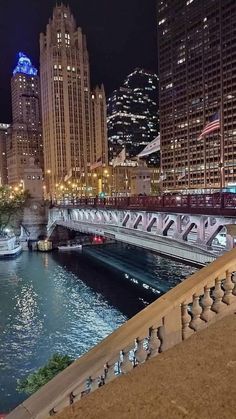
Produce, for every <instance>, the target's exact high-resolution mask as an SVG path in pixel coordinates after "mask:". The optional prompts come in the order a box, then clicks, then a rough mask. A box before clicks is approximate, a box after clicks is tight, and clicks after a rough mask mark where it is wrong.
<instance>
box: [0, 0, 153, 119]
mask: <svg viewBox="0 0 236 419" xmlns="http://www.w3.org/2000/svg"><path fill="white" fill-rule="evenodd" d="M65 3H67V4H69V5H70V7H71V10H72V13H73V14H74V16H75V18H76V20H77V24H78V26H81V27H82V29H83V32H84V33H85V34H86V36H87V41H88V50H89V56H90V64H91V76H92V84H93V85H94V84H95V83H101V82H104V85H105V89H106V93H107V94H109V92H111V91H112V90H113V89H114V88H116V87H118V86H119V85H120V84H121V83H122V81H123V79H124V78H125V76H126V75H127V74H129V72H131V71H132V70H133V69H134V68H135V67H138V66H139V67H143V68H146V69H149V70H153V71H155V72H157V36H156V22H157V19H156V0H68V1H65ZM55 4H56V0H20V1H17V0H1V13H0V122H11V103H10V101H11V99H10V78H11V75H12V70H13V68H14V66H15V64H16V58H17V52H18V51H23V52H25V53H26V54H28V55H29V56H30V57H31V58H32V60H33V64H35V65H36V67H38V66H39V33H40V32H41V31H45V29H46V24H47V23H48V20H49V17H50V16H51V15H52V10H53V6H54V5H55Z"/></svg>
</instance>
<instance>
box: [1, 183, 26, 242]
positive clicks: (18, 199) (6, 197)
mask: <svg viewBox="0 0 236 419" xmlns="http://www.w3.org/2000/svg"><path fill="white" fill-rule="evenodd" d="M29 197H30V196H29V193H28V191H23V190H22V188H19V187H15V188H11V187H9V186H0V235H2V234H3V233H4V230H5V229H6V227H8V226H9V225H10V222H11V220H12V218H13V216H14V217H15V216H16V215H17V214H18V213H19V212H20V211H21V210H22V209H23V208H24V206H25V205H26V203H27V200H28V199H29Z"/></svg>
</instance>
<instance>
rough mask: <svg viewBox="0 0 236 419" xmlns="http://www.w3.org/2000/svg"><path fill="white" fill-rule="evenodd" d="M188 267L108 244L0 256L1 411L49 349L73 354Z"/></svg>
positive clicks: (173, 281) (15, 398) (16, 397)
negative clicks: (3, 258) (2, 258)
mask: <svg viewBox="0 0 236 419" xmlns="http://www.w3.org/2000/svg"><path fill="white" fill-rule="evenodd" d="M105 262H106V263H107V262H108V263H109V267H107V265H106V264H105ZM112 266H113V267H112ZM193 271H194V269H193V268H191V267H186V266H184V265H181V264H179V263H176V262H173V261H170V260H167V259H164V258H160V257H158V256H155V255H152V254H151V253H149V252H146V251H143V250H137V249H135V250H134V249H127V248H124V247H122V246H115V245H112V246H107V247H100V248H98V247H97V248H94V247H93V248H88V249H86V250H85V251H84V252H83V253H79V252H70V253H52V254H40V253H27V252H25V253H23V254H22V255H21V256H20V257H19V258H17V259H15V260H12V261H0V412H8V411H9V410H11V409H12V408H14V407H15V406H16V405H17V404H19V403H20V402H21V401H22V400H24V399H25V398H26V396H25V395H22V394H18V393H17V391H16V380H17V379H18V378H21V377H24V376H25V375H27V374H28V373H29V372H30V371H33V370H35V369H37V368H38V367H40V366H42V365H43V364H45V362H46V361H47V360H48V358H49V357H50V356H51V355H52V354H53V353H55V352H59V353H67V354H69V355H71V356H72V357H74V358H75V357H78V356H80V355H81V354H83V353H84V352H86V351H87V350H88V349H89V348H91V347H92V346H94V345H95V344H96V343H97V342H99V341H100V340H101V339H103V338H104V337H105V336H107V335H108V334H109V333H111V332H112V331H113V330H115V329H116V328H117V327H119V326H120V325H121V324H123V323H124V322H125V321H126V320H127V319H128V318H130V317H132V316H133V315H134V314H136V313H137V312H138V311H140V310H141V309H142V308H144V307H145V305H147V304H148V303H149V302H151V301H153V300H154V299H156V298H157V296H158V295H157V293H163V292H165V291H166V290H168V289H169V288H171V287H173V286H174V285H175V284H177V283H178V282H179V281H180V280H182V279H183V278H184V277H186V276H187V275H189V274H190V273H191V272H193ZM134 281H136V282H134ZM137 282H138V283H137ZM143 282H144V284H145V285H146V286H145V287H143V285H142V284H143ZM147 285H148V286H147ZM151 285H152V286H151ZM152 288H153V289H155V291H156V294H155V293H154V292H153V291H152Z"/></svg>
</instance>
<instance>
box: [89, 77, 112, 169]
mask: <svg viewBox="0 0 236 419" xmlns="http://www.w3.org/2000/svg"><path fill="white" fill-rule="evenodd" d="M91 105H92V134H93V151H92V156H93V163H92V165H91V168H92V167H95V166H97V165H105V166H107V165H108V144H107V109H106V96H105V90H104V86H103V85H102V86H101V88H100V87H98V86H97V87H96V88H95V89H94V90H93V92H92V101H91Z"/></svg>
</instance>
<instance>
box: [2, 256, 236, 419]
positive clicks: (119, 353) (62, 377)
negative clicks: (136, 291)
mask: <svg viewBox="0 0 236 419" xmlns="http://www.w3.org/2000/svg"><path fill="white" fill-rule="evenodd" d="M235 271H236V249H233V250H232V251H230V252H228V253H226V254H224V255H223V256H221V257H219V258H218V259H217V260H216V261H214V262H212V263H211V264H210V265H208V266H206V267H204V268H202V269H201V270H199V271H198V272H196V273H194V274H193V275H191V276H190V277H189V278H187V279H186V280H185V281H183V282H182V283H180V284H179V285H177V286H176V287H175V288H173V289H172V290H170V291H169V292H167V293H166V294H165V295H163V296H162V297H160V298H159V299H158V300H156V301H155V302H154V303H152V304H151V305H149V306H148V307H146V308H145V309H144V310H142V311H141V312H139V313H138V314H137V315H136V316H134V317H133V318H131V319H130V320H128V321H127V322H126V323H125V324H124V325H123V326H121V327H120V328H119V329H117V330H116V331H115V332H113V333H112V334H111V335H109V336H108V337H107V338H106V339H104V340H103V341H102V342H101V343H99V344H98V345H96V346H95V347H94V348H93V349H91V350H90V351H89V352H87V353H86V354H85V355H83V356H82V357H80V358H79V359H78V360H76V361H75V362H74V363H73V364H72V365H70V366H69V367H68V368H66V370H64V371H63V372H61V373H60V374H58V375H57V376H56V377H55V378H54V379H53V380H51V381H50V382H49V383H48V384H46V385H45V386H44V387H42V389H40V390H39V391H37V392H36V393H35V394H34V395H32V396H31V397H30V398H28V399H27V400H26V401H25V402H23V403H22V404H21V405H20V406H18V407H17V408H16V409H15V410H14V411H13V412H12V413H10V414H9V415H8V416H7V418H8V419H20V418H24V419H28V418H31V419H33V418H35V419H42V418H47V417H49V416H53V415H54V414H56V413H57V412H59V411H61V410H62V409H63V408H64V407H66V406H69V405H71V404H73V403H74V402H75V401H77V400H79V399H80V398H81V397H83V396H84V395H85V394H87V393H89V392H91V391H93V390H95V389H96V388H98V387H99V386H101V385H104V384H106V383H107V382H109V381H111V380H112V379H114V378H115V377H116V376H117V375H118V374H120V373H126V372H128V371H130V370H131V369H132V368H134V367H135V366H136V365H137V364H139V363H142V362H145V361H146V360H147V359H149V358H150V357H152V356H155V355H158V354H159V353H160V352H163V351H165V350H166V349H168V348H170V347H172V346H174V345H176V344H178V343H180V342H181V341H183V340H185V339H186V338H188V337H189V336H191V335H192V334H193V333H194V332H196V331H198V330H200V329H202V328H204V327H207V326H208V325H209V324H211V323H212V322H215V321H216V320H217V319H219V318H221V317H223V316H225V315H227V314H229V313H231V312H233V311H235V309H236V281H235V277H234V272H235Z"/></svg>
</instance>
